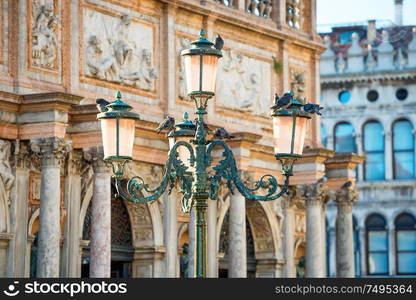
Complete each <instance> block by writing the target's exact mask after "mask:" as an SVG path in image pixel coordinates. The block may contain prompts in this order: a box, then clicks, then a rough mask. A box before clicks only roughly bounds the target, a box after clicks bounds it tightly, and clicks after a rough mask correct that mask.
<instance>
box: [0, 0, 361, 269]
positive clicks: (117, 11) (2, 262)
mask: <svg viewBox="0 0 416 300" xmlns="http://www.w3.org/2000/svg"><path fill="white" fill-rule="evenodd" d="M315 2H316V1H315V0H299V1H284V0H252V1H244V0H234V1H214V0H205V1H199V0H180V1H177V0H175V1H173V0H172V1H171V0H159V1H156V0H140V1H138V0H124V1H120V0H105V1H104V0H74V1H66V0H17V1H15V0H4V1H1V2H0V36H1V38H0V73H1V76H0V150H1V151H0V179H1V180H0V185H1V188H0V190H1V194H0V276H6V277H29V276H32V277H34V276H39V277H58V276H60V277H81V276H82V277H88V276H102V277H106V276H110V275H111V276H113V277H129V276H132V277H178V276H192V275H193V274H192V273H193V260H192V255H193V250H192V248H193V247H192V245H193V243H194V234H195V232H194V229H193V228H194V227H193V226H194V223H193V222H194V221H193V217H192V213H191V216H189V215H185V214H183V213H182V212H181V210H180V209H179V207H180V205H179V202H180V201H179V197H178V196H177V195H176V194H175V192H173V193H172V194H170V195H163V196H162V197H161V198H160V199H159V200H158V201H155V202H153V203H149V204H132V203H129V202H126V201H124V200H122V199H119V198H114V196H113V195H114V190H113V187H112V186H111V170H110V169H109V168H108V167H107V166H106V165H105V164H104V163H103V161H102V157H103V154H102V148H101V145H102V141H101V129H100V125H99V123H98V122H97V120H96V114H97V112H98V111H97V108H96V105H95V99H96V98H105V99H109V100H112V99H113V97H114V94H115V91H117V90H119V91H121V93H122V96H123V100H124V101H126V102H128V103H129V104H130V105H132V106H133V107H134V110H135V111H137V112H138V113H139V114H140V117H141V120H140V121H138V123H137V125H136V133H135V144H134V153H133V158H134V161H133V162H132V163H130V164H129V166H128V171H127V173H128V174H140V175H141V176H142V177H143V178H145V180H146V182H148V183H149V185H150V186H151V187H153V186H156V185H157V184H158V182H159V179H160V177H161V173H162V170H163V162H164V161H165V159H166V158H167V152H168V150H169V143H168V140H167V138H166V136H165V135H163V134H157V133H156V132H155V130H154V129H155V128H156V127H157V125H158V124H159V123H160V122H161V121H162V120H163V119H164V117H165V116H166V115H170V116H173V117H175V118H176V120H181V118H182V115H183V113H184V112H189V113H192V111H193V109H194V107H193V104H192V103H191V102H190V99H188V97H187V95H186V91H185V82H184V80H185V78H184V67H183V63H182V61H181V58H180V56H179V52H180V50H181V49H183V48H185V47H187V46H188V45H189V41H191V40H193V39H195V38H196V37H197V35H198V32H199V30H200V28H205V29H206V32H207V35H208V38H210V39H213V38H214V36H215V34H218V33H220V34H221V36H222V37H223V38H224V40H225V41H226V43H225V47H224V50H223V53H224V57H223V58H222V59H221V63H220V66H219V70H218V81H217V94H216V97H215V99H213V101H211V103H210V104H209V115H208V118H207V120H206V122H207V123H208V124H209V126H211V127H212V128H216V127H220V126H221V127H225V128H226V129H227V130H228V131H230V132H232V133H233V134H234V135H235V136H236V138H235V139H233V140H232V141H230V143H229V144H230V146H231V147H232V149H233V150H234V155H235V157H236V160H237V163H238V166H239V168H240V169H242V170H243V171H244V174H245V175H244V176H245V177H246V181H247V182H248V183H250V182H252V180H253V179H256V180H257V179H258V178H259V176H260V175H262V174H264V173H270V174H273V175H275V176H277V177H281V175H280V172H279V168H280V166H279V164H278V163H277V162H276V160H275V157H274V153H273V135H272V122H271V119H270V117H269V112H268V108H269V106H270V105H271V103H272V99H273V94H274V92H276V91H278V92H279V93H282V92H283V91H287V90H289V89H290V88H293V89H294V90H295V92H296V93H297V95H298V96H301V97H305V98H307V99H308V100H309V101H311V102H314V101H316V100H317V99H319V56H320V54H321V53H322V52H323V51H324V47H323V45H322V42H321V39H320V37H319V36H318V35H317V34H316V24H315V15H316V10H315V6H316V3H315ZM306 148H307V149H306V150H305V156H304V158H302V159H301V160H300V161H299V162H298V163H297V164H296V167H295V175H294V176H293V177H292V178H291V182H290V184H291V192H290V193H289V195H288V196H286V197H285V198H284V199H280V200H276V201H273V202H271V203H253V202H247V201H246V200H245V199H244V198H242V197H241V196H238V195H232V194H230V193H228V192H226V189H225V188H224V192H222V193H221V197H220V199H219V200H217V201H213V200H209V207H208V220H207V222H208V243H207V244H208V245H207V247H208V276H209V277H217V276H229V277H246V276H256V277H279V276H288V277H294V276H296V275H298V276H305V262H304V261H305V259H304V258H305V256H306V275H307V276H325V263H326V260H325V258H324V251H323V249H324V248H325V246H324V245H325V235H324V217H323V216H324V211H325V205H326V202H327V201H329V200H330V199H338V200H339V201H342V200H341V199H344V198H345V197H344V198H342V197H341V196H342V195H340V194H339V193H338V194H337V193H334V192H333V191H335V190H337V189H339V188H340V187H341V186H342V185H343V184H344V183H345V182H347V181H351V182H354V177H353V174H352V172H351V169H352V168H354V167H355V166H356V165H357V164H358V163H359V162H360V161H361V159H360V158H359V157H357V156H354V155H337V154H335V153H334V151H330V150H326V149H323V148H322V146H321V143H320V131H319V120H318V119H317V118H316V119H314V120H313V121H312V123H311V126H310V128H309V130H308V134H307V141H306ZM325 174H326V175H327V177H328V180H327V181H326V182H325V183H324V182H318V183H317V181H318V180H319V179H320V178H322V176H324V175H325ZM280 179H281V178H280ZM331 191H332V192H331ZM340 191H344V194H345V193H346V194H348V195H350V194H351V193H353V191H354V189H353V188H346V189H343V190H342V189H341V190H340ZM328 195H333V197H332V198H331V197H329V196H328ZM351 195H352V194H351ZM347 198H348V197H347ZM348 203H349V202H348ZM340 214H341V215H342V214H343V211H340ZM346 214H348V212H346ZM109 218H111V224H110V223H108V222H106V221H105V220H108V219H109ZM345 218H346V219H347V220H348V218H349V217H348V215H346V217H345ZM346 228H347V229H346V230H345V232H347V233H348V232H349V229H348V222H347V223H346ZM305 232H310V234H305ZM340 237H342V238H347V239H348V238H349V236H348V235H345V236H342V235H340ZM110 244H111V253H109V251H110V250H109V247H108V246H109V245H110ZM187 245H188V246H187ZM237 246H238V247H237ZM321 250H322V251H321ZM347 250H348V249H347ZM347 252H348V251H347ZM348 253H349V252H348ZM343 257H344V258H345V257H346V258H347V260H348V259H350V258H351V256H349V257H348V255H347V256H343ZM110 270H111V273H110ZM347 272H349V271H348V270H347ZM345 274H347V275H348V273H345Z"/></svg>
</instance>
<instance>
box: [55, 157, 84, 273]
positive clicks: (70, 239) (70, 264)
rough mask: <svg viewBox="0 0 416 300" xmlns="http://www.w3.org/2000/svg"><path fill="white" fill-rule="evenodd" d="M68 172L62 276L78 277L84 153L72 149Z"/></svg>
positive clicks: (66, 179)
mask: <svg viewBox="0 0 416 300" xmlns="http://www.w3.org/2000/svg"><path fill="white" fill-rule="evenodd" d="M68 158H69V159H68V173H67V176H66V178H65V195H64V197H65V208H66V212H67V216H66V220H65V229H64V245H63V248H62V259H61V277H72V278H73V277H78V264H79V259H80V258H79V242H80V239H79V221H80V220H79V217H80V209H81V168H82V166H83V165H84V161H83V159H82V153H81V152H80V151H72V152H71V153H70V154H69V157H68Z"/></svg>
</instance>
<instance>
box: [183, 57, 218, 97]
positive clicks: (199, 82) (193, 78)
mask: <svg viewBox="0 0 416 300" xmlns="http://www.w3.org/2000/svg"><path fill="white" fill-rule="evenodd" d="M218 58H219V57H218V56H213V55H186V56H185V57H184V64H185V73H186V85H187V89H188V94H191V93H198V92H199V93H201V92H208V93H214V91H215V82H216V78H217V67H218Z"/></svg>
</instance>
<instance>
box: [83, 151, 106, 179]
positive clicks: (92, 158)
mask: <svg viewBox="0 0 416 300" xmlns="http://www.w3.org/2000/svg"><path fill="white" fill-rule="evenodd" d="M84 159H85V160H86V161H88V162H89V163H90V164H91V165H92V168H93V170H94V173H111V165H110V164H109V163H107V162H106V161H104V149H103V147H102V146H95V147H89V148H86V149H84Z"/></svg>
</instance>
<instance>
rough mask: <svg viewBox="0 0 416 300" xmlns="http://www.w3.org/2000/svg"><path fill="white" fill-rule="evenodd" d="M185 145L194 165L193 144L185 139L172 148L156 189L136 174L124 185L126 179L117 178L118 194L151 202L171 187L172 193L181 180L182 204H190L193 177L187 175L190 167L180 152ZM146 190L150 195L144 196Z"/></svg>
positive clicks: (138, 201) (131, 199)
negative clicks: (186, 164)
mask: <svg viewBox="0 0 416 300" xmlns="http://www.w3.org/2000/svg"><path fill="white" fill-rule="evenodd" d="M181 146H182V147H185V148H187V149H188V151H189V153H190V164H191V166H193V165H194V162H195V155H194V151H193V148H192V146H191V145H190V144H189V143H187V142H185V141H178V142H176V143H175V144H174V145H173V147H172V149H170V151H169V153H168V159H167V161H166V163H165V169H164V173H163V177H162V181H161V182H160V184H159V186H158V187H156V188H155V189H149V185H148V184H146V183H145V181H144V179H143V178H142V177H140V176H134V177H132V178H131V179H129V180H128V181H127V184H126V185H125V186H124V187H123V183H124V182H125V180H123V179H122V178H118V177H116V178H115V186H116V190H117V195H119V196H120V197H122V198H123V199H126V200H128V201H131V202H134V203H140V202H150V201H154V200H156V199H158V198H159V197H160V196H161V195H162V194H163V193H164V192H165V191H166V188H168V187H169V189H168V193H169V194H170V193H171V191H172V189H173V187H174V186H175V183H176V182H180V186H181V189H180V191H179V192H180V193H182V194H183V199H182V204H183V205H184V204H188V202H189V199H190V198H191V195H192V180H193V179H192V177H191V176H186V175H189V174H190V172H189V171H187V169H188V167H186V166H185V164H184V163H183V161H181V160H180V159H179V158H178V157H179V153H178V151H177V150H178V148H179V147H181ZM143 191H144V192H146V194H148V195H149V196H147V197H143V196H142V194H143V193H142V192H143Z"/></svg>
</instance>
